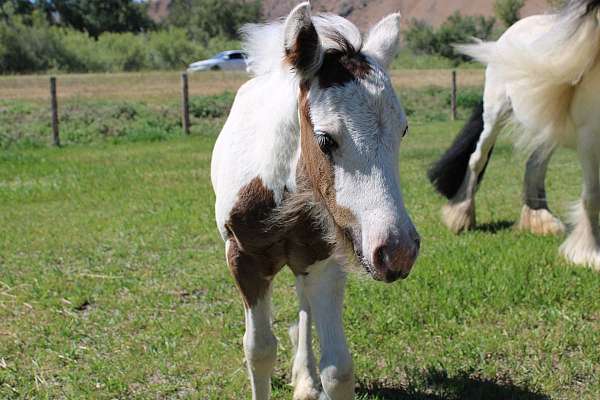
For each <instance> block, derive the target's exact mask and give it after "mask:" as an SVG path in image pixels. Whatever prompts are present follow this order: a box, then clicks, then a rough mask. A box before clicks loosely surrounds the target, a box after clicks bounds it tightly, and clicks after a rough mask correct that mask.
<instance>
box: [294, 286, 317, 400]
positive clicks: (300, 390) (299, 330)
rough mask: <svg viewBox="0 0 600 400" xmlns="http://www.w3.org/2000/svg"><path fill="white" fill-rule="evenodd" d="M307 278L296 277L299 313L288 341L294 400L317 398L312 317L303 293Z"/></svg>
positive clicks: (312, 399) (315, 399)
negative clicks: (292, 361)
mask: <svg viewBox="0 0 600 400" xmlns="http://www.w3.org/2000/svg"><path fill="white" fill-rule="evenodd" d="M306 280H307V278H306V277H304V276H298V277H296V292H297V294H298V302H299V306H300V311H299V313H298V323H297V324H294V325H293V326H292V327H291V328H290V332H289V333H290V339H291V340H292V343H293V344H294V353H295V355H294V363H293V367H292V386H294V400H317V399H318V398H319V393H320V390H319V389H318V388H319V377H318V375H317V366H316V362H315V355H314V353H313V349H312V334H311V329H312V317H311V315H310V304H309V302H308V298H307V297H306V293H305V285H306V282H305V281H306Z"/></svg>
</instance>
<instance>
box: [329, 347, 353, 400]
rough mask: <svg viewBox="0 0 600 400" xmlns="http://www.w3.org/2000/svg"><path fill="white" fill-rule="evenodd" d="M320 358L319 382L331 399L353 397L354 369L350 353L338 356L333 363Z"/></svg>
mask: <svg viewBox="0 0 600 400" xmlns="http://www.w3.org/2000/svg"><path fill="white" fill-rule="evenodd" d="M326 361H327V360H325V359H324V360H321V384H322V386H323V390H324V391H325V393H327V395H328V396H329V398H330V399H331V400H338V399H344V400H345V399H352V398H353V397H354V370H353V366H352V358H351V357H350V354H349V353H348V354H346V355H344V356H343V357H340V358H339V359H338V360H336V362H334V363H327V362H326Z"/></svg>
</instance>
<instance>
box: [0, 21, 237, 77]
mask: <svg viewBox="0 0 600 400" xmlns="http://www.w3.org/2000/svg"><path fill="white" fill-rule="evenodd" d="M239 46H240V43H239V41H235V40H231V39H224V38H212V39H211V40H209V41H208V43H207V45H206V46H200V45H198V44H197V43H194V42H193V41H190V40H189V38H188V37H187V34H186V31H185V30H184V29H178V28H169V29H165V30H162V31H151V32H148V33H144V34H133V33H128V32H126V33H104V34H102V35H100V36H99V37H98V40H94V39H93V38H91V37H90V36H88V35H87V34H86V33H82V32H79V31H76V30H74V29H69V28H59V27H52V26H50V25H48V24H47V23H46V22H45V20H44V19H42V18H38V19H37V20H35V21H34V22H33V23H32V24H25V23H23V21H22V19H21V18H20V17H13V18H10V19H8V20H5V19H0V74H9V73H31V72H44V71H49V70H57V71H64V72H120V71H140V70H173V69H183V68H185V67H186V66H187V65H188V64H190V63H191V62H193V61H197V60H198V59H202V58H207V57H209V56H211V55H212V54H214V53H217V52H219V51H223V50H225V49H233V48H239Z"/></svg>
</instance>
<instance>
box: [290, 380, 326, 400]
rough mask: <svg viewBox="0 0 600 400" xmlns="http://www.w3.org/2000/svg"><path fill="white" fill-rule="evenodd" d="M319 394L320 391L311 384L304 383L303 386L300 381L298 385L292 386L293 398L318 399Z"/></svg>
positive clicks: (299, 399) (297, 399)
mask: <svg viewBox="0 0 600 400" xmlns="http://www.w3.org/2000/svg"><path fill="white" fill-rule="evenodd" d="M320 396H321V392H320V391H319V390H317V389H315V388H314V387H313V386H311V385H310V384H309V385H306V386H303V385H302V383H300V384H299V385H298V386H296V387H295V388H294V397H292V399H293V400H319V398H320Z"/></svg>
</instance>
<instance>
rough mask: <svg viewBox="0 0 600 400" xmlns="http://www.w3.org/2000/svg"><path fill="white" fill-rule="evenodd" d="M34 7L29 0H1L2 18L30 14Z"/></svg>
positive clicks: (0, 10) (0, 11) (0, 12)
mask: <svg viewBox="0 0 600 400" xmlns="http://www.w3.org/2000/svg"><path fill="white" fill-rule="evenodd" d="M34 9H35V8H34V4H33V3H32V2H31V1H29V0H0V18H3V19H5V20H6V19H7V18H10V17H12V16H13V15H20V16H29V15H31V14H32V13H33V10H34Z"/></svg>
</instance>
